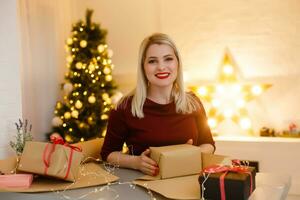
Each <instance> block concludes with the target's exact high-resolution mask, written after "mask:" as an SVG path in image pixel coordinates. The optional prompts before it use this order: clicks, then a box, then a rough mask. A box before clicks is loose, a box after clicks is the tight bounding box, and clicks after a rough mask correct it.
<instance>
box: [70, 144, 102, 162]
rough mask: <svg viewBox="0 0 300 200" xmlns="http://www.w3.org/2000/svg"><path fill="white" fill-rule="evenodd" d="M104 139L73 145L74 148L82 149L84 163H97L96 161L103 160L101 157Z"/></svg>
mask: <svg viewBox="0 0 300 200" xmlns="http://www.w3.org/2000/svg"><path fill="white" fill-rule="evenodd" d="M103 141H104V138H95V139H92V140H88V141H84V142H78V143H75V144H72V145H73V146H77V147H79V148H81V149H82V154H83V156H84V157H83V161H84V162H89V161H95V160H98V159H99V160H102V159H101V156H100V152H101V149H102V145H103Z"/></svg>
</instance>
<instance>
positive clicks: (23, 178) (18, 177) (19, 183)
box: [0, 174, 33, 188]
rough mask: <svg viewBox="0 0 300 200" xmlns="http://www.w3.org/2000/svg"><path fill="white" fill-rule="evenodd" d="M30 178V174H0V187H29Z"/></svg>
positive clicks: (31, 176) (31, 177)
mask: <svg viewBox="0 0 300 200" xmlns="http://www.w3.org/2000/svg"><path fill="white" fill-rule="evenodd" d="M32 179H33V175H32V174H9V175H0V188H11V187H13V188H29V187H30V185H31V183H32Z"/></svg>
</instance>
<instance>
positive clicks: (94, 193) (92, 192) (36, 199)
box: [0, 168, 168, 200]
mask: <svg viewBox="0 0 300 200" xmlns="http://www.w3.org/2000/svg"><path fill="white" fill-rule="evenodd" d="M113 174H114V175H116V176H118V177H120V179H119V181H118V182H115V183H112V184H111V185H109V186H107V185H104V186H103V185H102V186H95V187H87V188H79V189H73V190H67V191H65V192H62V191H60V192H42V193H16V192H2V193H1V192H0V199H1V200H41V199H43V200H63V199H72V200H79V199H80V200H81V199H82V200H106V199H108V200H110V199H118V200H150V199H153V198H151V197H155V199H156V200H168V199H167V198H165V197H163V196H161V195H159V194H157V193H155V192H150V191H148V190H147V189H144V188H142V187H139V186H135V187H134V185H133V184H131V181H133V180H135V179H136V178H138V177H141V176H143V174H142V173H141V172H139V171H136V170H131V169H124V168H119V169H115V170H114V173H113ZM118 183H120V184H118ZM100 190H102V191H100Z"/></svg>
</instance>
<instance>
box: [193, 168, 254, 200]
mask: <svg viewBox="0 0 300 200" xmlns="http://www.w3.org/2000/svg"><path fill="white" fill-rule="evenodd" d="M216 167H217V166H216ZM238 171H240V172H238ZM250 174H251V175H250ZM222 175H224V188H223V190H224V194H225V198H226V199H239V200H247V199H248V198H249V196H250V194H251V193H252V192H253V191H254V189H255V175H256V171H255V168H253V167H247V168H245V167H242V170H236V172H232V171H229V172H227V173H226V175H225V174H224V172H219V173H210V174H209V175H208V178H207V180H205V177H204V175H203V174H202V173H201V174H200V176H199V184H200V187H202V184H203V187H204V188H205V191H204V193H203V194H202V196H203V197H204V198H205V199H211V200H219V199H222V198H221V190H222V189H221V188H220V181H221V176H222ZM205 176H207V173H206V175H205ZM251 179H252V180H251ZM203 182H204V183H203Z"/></svg>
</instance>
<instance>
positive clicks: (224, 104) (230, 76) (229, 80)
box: [190, 49, 271, 134]
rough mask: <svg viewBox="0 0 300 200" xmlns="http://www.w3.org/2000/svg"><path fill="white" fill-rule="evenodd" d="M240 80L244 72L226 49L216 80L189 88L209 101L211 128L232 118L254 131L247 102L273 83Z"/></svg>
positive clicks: (213, 128)
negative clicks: (243, 81) (241, 71)
mask: <svg viewBox="0 0 300 200" xmlns="http://www.w3.org/2000/svg"><path fill="white" fill-rule="evenodd" d="M241 79H242V77H241V73H240V71H239V69H238V67H237V65H236V63H235V61H234V59H233V57H232V56H231V54H230V52H229V50H228V49H226V51H225V55H224V57H223V60H222V62H221V65H220V68H219V72H218V78H217V81H216V83H215V84H209V85H202V86H191V87H190V89H191V90H192V91H193V92H195V93H196V95H198V96H199V97H200V99H201V100H204V101H206V102H208V103H209V104H210V107H209V109H208V113H207V114H208V124H209V126H210V128H211V129H212V130H216V128H217V127H218V125H219V124H220V123H222V122H223V121H224V120H232V121H233V122H235V123H236V124H238V125H239V126H240V128H242V129H243V130H245V131H247V132H248V133H249V134H252V133H253V128H252V121H251V119H250V117H249V113H248V110H247V108H246V103H247V102H249V101H251V100H253V99H255V98H257V97H258V96H260V95H261V94H262V93H263V92H264V91H265V90H267V89H268V88H270V87H271V84H265V83H242V82H241Z"/></svg>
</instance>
